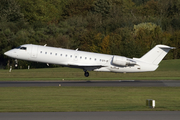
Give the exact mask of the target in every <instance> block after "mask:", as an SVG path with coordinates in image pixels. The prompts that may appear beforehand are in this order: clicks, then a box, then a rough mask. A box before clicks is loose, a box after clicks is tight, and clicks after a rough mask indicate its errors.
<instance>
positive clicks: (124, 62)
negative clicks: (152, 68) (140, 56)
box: [112, 56, 136, 66]
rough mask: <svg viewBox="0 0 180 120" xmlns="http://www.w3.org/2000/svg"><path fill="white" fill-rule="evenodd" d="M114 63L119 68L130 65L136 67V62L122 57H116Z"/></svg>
mask: <svg viewBox="0 0 180 120" xmlns="http://www.w3.org/2000/svg"><path fill="white" fill-rule="evenodd" d="M112 63H113V64H115V65H118V66H129V65H135V64H136V62H135V61H133V60H131V59H129V58H126V57H121V56H114V57H113V59H112Z"/></svg>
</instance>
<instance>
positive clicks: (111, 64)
mask: <svg viewBox="0 0 180 120" xmlns="http://www.w3.org/2000/svg"><path fill="white" fill-rule="evenodd" d="M170 49H174V47H169V46H166V45H156V46H155V47H154V48H152V49H151V50H150V51H149V52H147V53H146V54H145V55H144V56H142V57H141V58H132V59H131V58H127V57H123V56H117V55H107V54H100V53H93V52H84V51H79V50H78V49H76V50H70V49H64V48H56V47H47V46H46V45H44V46H41V45H33V44H25V45H21V46H19V47H17V48H14V49H12V50H9V51H7V52H5V53H4V54H5V55H6V56H9V57H12V58H15V59H21V60H27V61H34V62H42V63H47V64H57V65H62V66H67V67H72V68H81V69H83V70H84V75H85V76H86V77H88V76H89V72H87V71H104V72H123V73H126V72H147V71H154V70H156V69H157V68H158V64H159V63H160V62H161V60H162V59H163V58H164V57H165V55H166V54H167V53H168V52H169V50H170Z"/></svg>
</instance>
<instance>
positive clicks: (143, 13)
mask: <svg viewBox="0 0 180 120" xmlns="http://www.w3.org/2000/svg"><path fill="white" fill-rule="evenodd" d="M28 43H30V44H40V45H44V44H47V45H49V46H55V47H63V48H70V49H76V48H79V49H80V50H85V51H91V52H99V53H106V54H114V55H122V56H127V57H141V56H142V55H143V54H144V53H146V52H147V51H148V50H149V49H151V48H152V47H154V46H155V45H156V44H166V45H170V46H173V47H176V49H175V50H173V51H171V52H170V53H169V54H168V55H167V57H166V58H165V59H179V58H180V51H179V48H180V0H166V1H164V0H1V1H0V49H1V51H0V52H1V53H0V66H1V68H4V67H5V66H7V64H12V63H13V60H12V59H10V58H8V57H6V56H4V55H3V53H4V52H5V51H7V50H9V49H12V48H14V47H17V46H19V45H22V44H28ZM20 63H21V65H22V66H27V64H31V66H34V67H37V64H35V63H29V62H24V61H21V62H20ZM40 66H41V67H42V65H40Z"/></svg>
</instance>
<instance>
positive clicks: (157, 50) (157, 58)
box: [140, 45, 175, 65]
mask: <svg viewBox="0 0 180 120" xmlns="http://www.w3.org/2000/svg"><path fill="white" fill-rule="evenodd" d="M170 49H175V48H174V47H169V46H166V45H156V46H155V47H154V48H152V49H151V50H150V51H149V52H147V53H146V54H145V55H144V56H142V57H141V58H140V60H142V61H144V62H147V63H151V64H155V65H158V64H159V63H160V62H161V60H162V59H163V58H164V57H165V56H166V54H167V53H168V52H169V50H170Z"/></svg>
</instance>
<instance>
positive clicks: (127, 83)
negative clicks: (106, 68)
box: [0, 80, 180, 87]
mask: <svg viewBox="0 0 180 120" xmlns="http://www.w3.org/2000/svg"><path fill="white" fill-rule="evenodd" d="M46 86H62V87H63V86H72V87H180V80H115V81H96V80H93V81H59V82H58V81H48V82H47V81H28V82H26V81H21V82H0V87H46Z"/></svg>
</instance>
